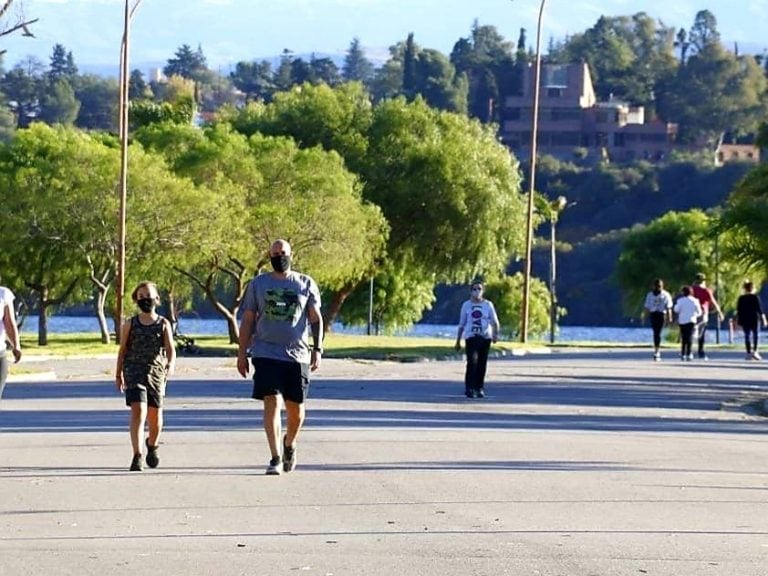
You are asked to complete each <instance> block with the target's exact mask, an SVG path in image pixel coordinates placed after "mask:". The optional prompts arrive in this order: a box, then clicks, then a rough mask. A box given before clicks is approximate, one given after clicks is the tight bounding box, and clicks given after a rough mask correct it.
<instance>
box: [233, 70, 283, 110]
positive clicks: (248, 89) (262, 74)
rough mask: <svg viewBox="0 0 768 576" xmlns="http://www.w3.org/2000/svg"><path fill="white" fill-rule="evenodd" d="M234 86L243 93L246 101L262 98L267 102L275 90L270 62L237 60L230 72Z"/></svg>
mask: <svg viewBox="0 0 768 576" xmlns="http://www.w3.org/2000/svg"><path fill="white" fill-rule="evenodd" d="M230 78H231V80H232V82H233V84H234V85H235V87H236V88H237V89H238V90H240V91H241V92H243V93H245V97H246V101H247V102H251V101H254V100H263V101H265V102H269V101H270V100H271V99H272V94H273V93H274V92H275V83H274V80H273V73H272V64H271V63H270V62H269V61H267V60H262V61H261V62H256V61H254V62H238V63H237V64H236V65H235V70H234V71H233V72H231V73H230Z"/></svg>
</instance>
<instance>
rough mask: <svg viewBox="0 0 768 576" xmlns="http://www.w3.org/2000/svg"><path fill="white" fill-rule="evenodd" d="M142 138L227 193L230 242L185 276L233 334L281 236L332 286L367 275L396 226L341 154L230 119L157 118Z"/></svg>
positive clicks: (299, 261)
mask: <svg viewBox="0 0 768 576" xmlns="http://www.w3.org/2000/svg"><path fill="white" fill-rule="evenodd" d="M136 138H137V139H139V140H141V141H142V142H144V143H145V144H146V145H148V146H150V148H151V149H153V150H162V151H163V153H164V154H165V155H166V157H167V158H168V161H169V162H170V163H171V165H172V166H173V168H174V170H175V171H176V172H177V173H178V174H179V175H182V176H186V177H189V178H191V179H192V180H193V181H194V182H195V183H196V184H197V185H198V186H201V185H205V186H206V187H207V188H208V189H210V190H216V191H217V197H218V198H219V202H220V203H221V207H220V209H219V210H220V212H222V213H223V214H225V215H226V219H225V223H226V230H222V231H221V233H220V234H215V236H216V237H218V238H219V240H220V242H221V244H220V246H219V247H218V248H217V249H215V250H213V249H212V250H210V251H208V252H206V253H205V255H206V258H207V261H206V262H205V263H204V264H200V265H198V266H196V267H194V268H188V269H186V270H184V273H185V275H187V277H189V278H190V279H191V280H192V281H193V282H194V283H195V284H196V285H198V286H199V288H200V289H201V290H202V291H203V292H204V293H205V294H206V297H207V298H208V299H209V300H211V302H212V303H213V305H214V306H215V308H216V309H217V311H219V313H221V314H222V315H223V316H224V317H225V318H226V319H227V322H228V325H229V328H230V338H231V339H232V340H233V341H236V339H237V321H236V317H237V310H238V307H239V304H240V300H241V298H242V295H243V291H244V288H245V282H246V280H247V278H248V277H250V275H252V274H253V273H254V272H255V271H256V270H258V269H260V268H261V267H263V266H264V265H265V264H267V263H268V260H267V258H266V247H267V246H268V245H269V243H270V242H271V241H272V240H274V239H276V238H278V237H285V238H287V239H288V240H289V241H291V243H292V245H293V247H294V250H295V251H296V261H295V262H296V267H297V269H300V270H305V271H307V272H309V273H311V274H312V275H313V276H314V277H315V278H316V279H317V280H318V281H319V282H321V283H322V284H324V285H325V286H326V287H329V288H331V289H333V288H335V287H336V286H338V285H344V284H347V283H349V282H350V281H352V279H356V278H358V277H360V276H362V275H364V274H365V273H367V271H368V270H370V269H371V268H372V266H373V260H374V259H375V258H376V257H378V255H379V254H380V252H381V249H382V246H383V242H384V240H385V239H386V223H385V221H384V219H383V217H382V216H381V214H380V212H379V210H378V209H377V208H376V207H374V206H372V205H370V204H368V203H365V202H364V201H363V200H362V198H361V195H360V190H359V184H358V183H357V180H356V178H355V177H354V176H353V175H352V174H350V173H349V172H348V171H347V170H346V169H345V168H344V165H343V162H342V160H341V158H340V156H339V155H338V154H336V153H334V152H324V151H322V150H321V149H319V148H316V147H315V148H310V149H303V150H302V149H299V148H297V147H296V145H295V144H294V143H293V142H291V141H290V140H288V139H285V138H270V137H265V136H262V135H259V134H255V135H254V136H252V137H251V138H250V140H247V139H246V138H245V137H244V136H242V135H240V134H236V133H234V132H232V130H231V128H230V127H229V126H228V125H226V124H219V125H217V126H215V127H211V128H209V129H206V130H205V131H202V132H201V131H199V130H195V129H192V128H187V127H184V128H182V127H172V126H168V125H153V126H150V127H148V128H146V129H144V130H141V131H139V132H137V133H136ZM222 285H224V286H225V293H226V296H225V297H224V298H222V297H219V294H218V292H217V289H218V288H221V286H222Z"/></svg>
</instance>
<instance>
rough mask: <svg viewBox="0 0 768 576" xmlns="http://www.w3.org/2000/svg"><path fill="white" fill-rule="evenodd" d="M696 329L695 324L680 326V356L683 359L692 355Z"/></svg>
mask: <svg viewBox="0 0 768 576" xmlns="http://www.w3.org/2000/svg"><path fill="white" fill-rule="evenodd" d="M695 327H696V324H695V323H694V322H689V323H688V324H680V354H681V355H682V356H683V357H686V356H690V355H691V344H692V343H693V329H694V328H695Z"/></svg>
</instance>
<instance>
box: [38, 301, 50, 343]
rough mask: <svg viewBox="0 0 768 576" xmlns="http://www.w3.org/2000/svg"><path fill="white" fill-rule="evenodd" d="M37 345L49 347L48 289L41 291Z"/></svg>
mask: <svg viewBox="0 0 768 576" xmlns="http://www.w3.org/2000/svg"><path fill="white" fill-rule="evenodd" d="M37 345H38V346H48V288H47V287H44V288H43V289H42V290H40V305H39V311H38V314H37Z"/></svg>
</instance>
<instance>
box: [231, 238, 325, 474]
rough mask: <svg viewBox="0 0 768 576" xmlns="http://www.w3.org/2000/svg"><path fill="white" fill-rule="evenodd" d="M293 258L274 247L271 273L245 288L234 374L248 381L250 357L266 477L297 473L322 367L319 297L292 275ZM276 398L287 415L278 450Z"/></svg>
mask: <svg viewBox="0 0 768 576" xmlns="http://www.w3.org/2000/svg"><path fill="white" fill-rule="evenodd" d="M291 256H292V254H291V245H290V244H289V243H288V242H287V241H286V240H275V241H274V242H273V243H272V245H271V246H270V248H269V260H270V263H271V265H272V270H273V271H272V272H268V273H263V274H259V275H258V276H256V277H255V278H253V280H251V281H250V283H249V284H248V287H247V288H246V291H245V296H244V298H243V306H242V308H243V317H242V320H241V323H240V335H239V347H238V353H237V371H238V372H239V373H240V375H241V376H242V377H243V378H245V377H247V376H248V370H249V367H248V356H250V358H251V361H252V363H253V394H252V397H253V398H254V399H256V400H262V401H263V402H264V431H265V432H266V435H267V442H268V444H269V451H270V454H271V459H270V461H269V465H268V466H267V470H266V473H267V474H269V475H279V474H280V473H281V472H290V471H292V470H293V469H294V468H295V467H296V442H297V439H298V436H299V432H300V431H301V427H302V424H303V423H304V419H305V417H306V409H305V405H304V401H305V400H306V398H307V395H308V393H309V373H310V371H312V372H314V371H315V370H317V369H318V368H319V367H320V361H321V358H322V353H323V349H322V342H323V318H322V316H321V313H320V291H319V289H318V287H317V284H316V283H315V281H314V280H313V279H312V278H311V277H309V276H307V275H306V274H299V273H298V272H294V271H293V270H291ZM308 329H309V330H308ZM308 331H309V332H311V339H312V343H311V345H310V344H309V342H308V337H307V336H308V334H307V332H308ZM280 398H282V399H283V401H284V404H285V412H286V434H285V436H284V437H283V438H282V442H281V444H282V450H281V449H280V447H279V446H278V441H279V440H280V437H281V434H282V432H281V425H280V424H281V417H280V412H281V407H280ZM281 466H282V468H281Z"/></svg>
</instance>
